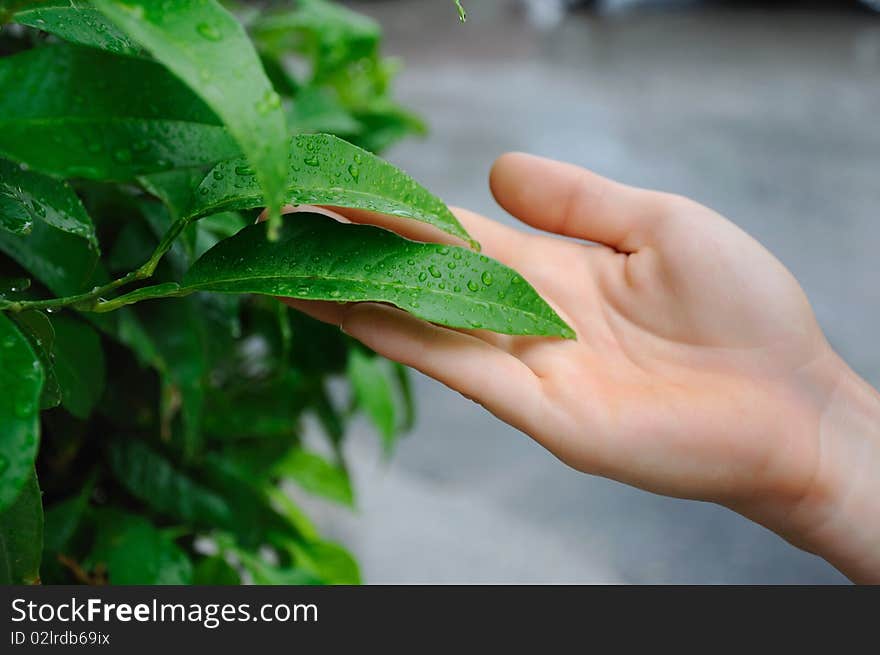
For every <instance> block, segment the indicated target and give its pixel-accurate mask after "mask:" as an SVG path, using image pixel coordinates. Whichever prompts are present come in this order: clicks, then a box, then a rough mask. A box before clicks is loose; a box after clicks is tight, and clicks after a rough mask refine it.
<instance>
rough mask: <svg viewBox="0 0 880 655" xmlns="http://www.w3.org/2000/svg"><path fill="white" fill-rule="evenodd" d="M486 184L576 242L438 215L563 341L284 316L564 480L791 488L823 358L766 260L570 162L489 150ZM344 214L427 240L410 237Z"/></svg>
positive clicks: (693, 491)
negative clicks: (483, 412)
mask: <svg viewBox="0 0 880 655" xmlns="http://www.w3.org/2000/svg"><path fill="white" fill-rule="evenodd" d="M491 185H492V190H493V193H494V195H495V197H496V199H497V200H498V202H499V203H500V204H501V205H502V206H503V207H504V208H505V209H506V210H507V211H509V212H510V213H511V214H512V215H513V216H516V217H517V218H519V219H520V220H522V221H524V222H525V223H528V224H530V225H532V226H534V227H536V228H539V229H541V230H544V231H546V232H552V233H556V234H560V235H564V236H567V237H573V238H574V239H579V240H582V241H580V242H577V241H573V240H570V239H560V238H557V237H551V236H545V235H536V234H531V233H526V232H523V231H519V230H515V229H512V228H509V227H506V226H504V225H502V224H500V223H497V222H494V221H491V220H489V219H487V218H484V217H481V216H478V215H476V214H474V213H472V212H469V211H466V210H457V211H456V213H457V215H458V216H459V218H460V220H461V222H462V223H463V224H464V225H465V227H466V228H467V229H468V231H469V232H470V233H471V234H472V235H473V236H474V237H475V238H476V239H477V240H478V241H480V242H481V244H482V245H483V249H484V252H485V253H486V254H488V255H489V256H491V257H494V258H496V259H498V260H500V261H502V262H504V263H505V264H507V265H509V266H511V267H512V268H514V269H516V270H517V271H519V272H520V273H522V275H523V276H524V277H525V278H526V279H527V280H529V281H530V282H531V283H532V284H533V285H534V286H535V288H536V289H537V290H538V291H539V292H540V293H541V294H542V295H543V296H544V298H546V299H547V301H548V302H550V304H552V305H553V306H554V308H555V309H556V310H557V311H558V312H559V314H560V315H561V316H562V317H563V318H564V319H566V320H567V321H568V322H569V324H570V325H571V326H572V327H574V329H575V330H576V332H577V340H576V341H566V340H559V339H541V338H534V337H510V336H505V335H498V334H493V333H488V332H484V331H456V330H451V329H447V328H443V327H439V326H435V325H431V324H427V323H424V322H421V321H419V320H417V319H414V318H412V317H411V316H409V315H407V314H405V313H404V312H402V311H399V310H397V309H395V308H392V307H387V306H383V305H376V304H362V305H348V306H340V305H334V304H330V303H306V302H302V301H290V302H291V304H294V305H295V306H297V307H299V308H301V309H303V310H304V311H307V312H308V313H310V314H312V315H313V316H316V317H317V318H320V319H322V320H326V321H330V322H334V323H336V324H338V325H341V327H342V328H343V329H344V330H345V331H346V332H347V333H348V334H350V335H352V336H353V337H355V338H357V339H359V340H361V341H362V342H363V343H365V344H366V345H367V346H369V347H371V348H373V349H374V350H376V351H377V352H379V353H380V354H383V355H385V356H387V357H390V358H391V359H395V360H397V361H400V362H402V363H404V364H407V365H410V366H412V367H414V368H416V369H418V370H420V371H422V372H424V373H426V374H427V375H429V376H431V377H434V378H436V379H438V380H440V381H441V382H443V383H445V384H446V385H448V386H450V387H452V388H454V389H456V390H458V391H460V392H461V393H462V394H464V395H465V396H467V397H469V398H471V399H473V400H475V401H477V402H479V403H480V404H482V405H484V406H485V407H486V408H487V409H489V410H490V411H491V412H493V413H494V414H495V415H497V416H498V417H499V418H501V419H502V420H504V421H506V422H508V423H510V424H511V425H513V426H515V427H517V428H519V429H520V430H522V431H524V432H526V433H527V434H529V435H531V436H532V437H534V438H535V439H536V440H537V441H539V442H540V443H541V444H542V445H544V446H545V447H546V448H547V449H548V450H550V451H551V452H552V453H554V454H555V455H556V456H557V457H559V458H560V459H562V460H563V461H565V462H566V463H568V464H569V465H571V466H573V467H575V468H577V469H580V470H582V471H585V472H588V473H594V474H599V475H603V476H606V477H611V478H614V479H617V480H620V481H623V482H627V483H630V484H633V485H636V486H639V487H643V488H647V489H649V490H652V491H656V492H659V493H664V494H669V495H676V496H683V497H693V498H701V499H708V500H717V501H719V502H724V503H725V504H728V505H732V506H736V505H738V504H739V505H744V506H745V505H748V504H749V503H751V502H752V501H753V500H755V499H758V498H761V497H764V496H765V495H767V494H771V493H772V494H773V496H774V497H789V498H796V497H797V496H798V495H799V494H804V493H806V488H807V487H808V486H809V484H810V481H811V480H812V478H813V475H814V473H815V467H816V466H817V461H818V450H819V446H820V444H819V422H820V421H819V413H818V412H817V411H815V410H813V409H811V408H815V407H820V406H821V401H822V398H817V396H821V395H822V394H823V393H824V391H823V387H822V385H821V384H820V383H819V382H818V380H820V379H821V370H822V369H823V367H824V366H825V362H826V360H828V359H829V358H831V357H832V356H833V353H832V351H831V349H830V348H829V346H828V345H827V342H826V341H825V339H824V336H823V335H822V332H821V330H820V329H819V327H818V325H817V324H816V321H815V319H814V317H813V313H812V310H811V308H810V305H809V303H808V301H807V299H806V297H805V296H804V294H803V292H802V291H801V289H800V287H799V286H798V284H797V282H796V281H795V279H794V278H793V277H792V276H791V274H790V273H789V272H788V271H787V270H786V269H785V268H784V267H783V266H782V264H780V263H779V262H778V261H777V260H776V259H775V258H774V257H773V256H772V255H771V254H770V253H769V252H767V251H766V250H765V249H764V248H763V247H761V246H760V245H759V244H758V243H757V242H756V241H754V240H753V239H752V238H751V237H749V236H748V235H746V234H745V233H744V232H742V231H741V230H739V229H738V228H737V227H736V226H734V225H733V224H732V223H730V222H728V221H727V220H725V219H724V218H722V217H721V216H719V215H717V214H715V213H713V212H712V211H710V210H708V209H706V208H705V207H702V206H700V205H698V204H696V203H694V202H692V201H689V200H686V199H684V198H680V197H676V196H670V195H667V194H662V193H657V192H652V191H645V190H641V189H635V188H631V187H626V186H624V185H621V184H618V183H615V182H612V181H610V180H607V179H604V178H601V177H599V176H596V175H594V174H592V173H590V172H588V171H586V170H583V169H580V168H577V167H575V166H571V165H567V164H562V163H559V162H553V161H550V160H545V159H540V158H537V157H532V156H528V155H522V154H511V155H506V156H504V157H502V158H501V159H500V160H499V161H498V162H497V163H496V165H495V167H494V169H493V172H492V176H491ZM346 215H347V216H349V217H350V218H351V219H352V220H357V221H370V222H374V223H381V224H385V225H386V226H388V227H391V228H392V229H395V230H397V231H398V232H401V233H403V234H405V235H406V236H410V237H413V238H423V239H426V240H427V239H431V240H438V239H437V234H433V233H432V234H428V233H426V232H425V231H424V230H425V228H423V226H420V225H415V226H414V225H410V224H407V223H405V222H403V221H400V220H397V219H391V218H379V217H376V216H369V215H365V214H363V213H356V212H355V213H352V212H346ZM588 241H589V242H591V243H586V242H588ZM817 401H818V402H817Z"/></svg>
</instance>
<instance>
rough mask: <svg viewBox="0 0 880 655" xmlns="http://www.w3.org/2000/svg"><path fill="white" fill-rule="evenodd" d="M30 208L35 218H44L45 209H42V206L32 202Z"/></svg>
mask: <svg viewBox="0 0 880 655" xmlns="http://www.w3.org/2000/svg"><path fill="white" fill-rule="evenodd" d="M32 207H33V208H34V213H35V214H36V215H37V216H39V217H40V218H45V217H46V208H45V207H43V205H41V204H40V203H38V202H37V201H36V200H34V201H33V204H32Z"/></svg>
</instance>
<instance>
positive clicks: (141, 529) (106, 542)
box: [87, 509, 193, 585]
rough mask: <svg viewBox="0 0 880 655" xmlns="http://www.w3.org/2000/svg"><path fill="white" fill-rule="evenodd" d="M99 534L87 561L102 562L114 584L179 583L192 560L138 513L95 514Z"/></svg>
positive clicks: (189, 577)
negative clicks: (137, 514)
mask: <svg viewBox="0 0 880 655" xmlns="http://www.w3.org/2000/svg"><path fill="white" fill-rule="evenodd" d="M96 524H97V525H98V533H97V535H96V537H95V545H94V547H93V548H92V552H91V553H90V554H89V557H88V560H87V564H90V565H91V566H92V567H94V566H96V565H98V564H103V565H105V566H106V567H107V571H108V573H109V575H110V583H111V584H116V585H182V584H190V583H191V582H192V578H193V571H192V563H191V562H190V560H189V557H188V556H187V554H186V553H185V552H183V550H181V549H180V547H178V546H177V545H176V544H175V543H174V541H173V540H172V539H171V538H170V537H169V536H167V535H165V534H163V533H162V532H161V531H159V530H157V529H156V527H155V526H154V525H153V524H152V523H150V522H149V521H147V520H146V519H145V518H143V517H141V516H136V515H134V514H126V513H124V512H121V511H119V510H113V509H108V510H104V511H101V512H99V513H98V515H97V517H96Z"/></svg>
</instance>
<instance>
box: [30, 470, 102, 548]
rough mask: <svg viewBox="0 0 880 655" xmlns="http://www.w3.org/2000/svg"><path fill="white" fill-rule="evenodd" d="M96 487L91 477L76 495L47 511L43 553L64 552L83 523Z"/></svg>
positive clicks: (93, 478)
mask: <svg viewBox="0 0 880 655" xmlns="http://www.w3.org/2000/svg"><path fill="white" fill-rule="evenodd" d="M94 486H95V477H94V476H92V477H90V478H89V479H88V480H87V481H86V483H85V484H84V485H83V487H82V489H80V491H79V492H78V493H77V494H76V495H75V496H72V497H70V498H67V499H65V500H62V501H61V502H59V503H56V504H55V505H53V506H52V507H50V508H49V509H47V510H46V521H45V527H44V539H43V552H44V553H46V554H49V555H56V554H58V553H61V552H64V549H65V548H66V547H67V544H68V543H70V541H71V539H73V537H74V535H75V534H76V531H77V529H78V528H79V526H80V523H81V522H82V519H83V516H84V514H85V513H86V510H87V509H88V506H89V498H90V497H91V495H92V490H93V489H94Z"/></svg>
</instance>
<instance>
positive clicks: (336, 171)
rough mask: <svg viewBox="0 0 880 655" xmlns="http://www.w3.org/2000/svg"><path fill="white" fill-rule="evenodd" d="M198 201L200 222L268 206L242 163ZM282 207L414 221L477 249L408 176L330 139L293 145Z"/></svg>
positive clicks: (223, 168)
mask: <svg viewBox="0 0 880 655" xmlns="http://www.w3.org/2000/svg"><path fill="white" fill-rule="evenodd" d="M195 195H196V201H195V204H194V206H193V208H192V210H191V211H190V214H191V215H192V216H193V217H196V218H198V217H200V216H204V215H207V214H214V213H216V212H218V211H223V210H230V209H249V208H251V207H259V206H262V205H264V204H265V201H264V199H263V196H262V194H261V192H260V187H259V185H258V184H257V182H256V179H255V178H254V174H253V171H252V170H251V169H250V168H249V167H248V166H247V164H246V162H245V161H243V160H237V161H236V160H233V161H224V162H220V163H219V164H217V165H216V166H215V167H214V169H213V170H212V171H211V173H210V174H209V175H206V176H205V179H204V181H203V182H202V183H201V185H200V186H199V189H198V192H197V193H196V194H195ZM284 201H286V202H288V203H291V204H294V205H306V204H309V205H333V206H337V207H350V208H355V209H369V210H372V211H376V212H381V213H383V214H391V215H394V216H401V217H405V218H412V219H415V220H417V221H421V222H423V223H427V224H429V225H433V226H434V227H437V228H439V229H441V230H443V231H444V232H447V233H449V234H451V235H453V236H457V237H459V238H461V239H464V240H465V241H469V242H471V243H475V242H474V241H473V240H472V239H471V238H470V236H468V233H467V231H466V230H465V229H464V228H463V227H462V226H461V224H460V223H459V222H458V219H456V218H455V216H453V214H452V212H450V211H449V209H448V208H447V207H446V205H444V204H443V202H442V201H441V200H440V199H439V198H437V197H436V196H433V195H432V194H431V193H430V192H429V191H427V190H426V189H425V188H424V187H422V186H420V185H419V184H418V183H417V182H416V181H415V180H413V179H412V178H411V177H409V176H408V175H407V174H406V173H404V172H402V171H401V170H399V169H398V168H395V167H394V166H392V165H391V164H389V163H388V162H386V161H383V160H382V159H379V158H378V157H376V156H375V155H372V154H370V153H368V152H366V151H365V150H362V149H360V148H358V147H357V146H353V145H351V144H350V143H346V142H345V141H343V140H342V139H338V138H336V137H334V136H329V135H326V134H300V135H298V136H296V137H294V138H293V139H292V140H291V142H290V157H289V166H288V175H287V181H286V187H285V191H284Z"/></svg>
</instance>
